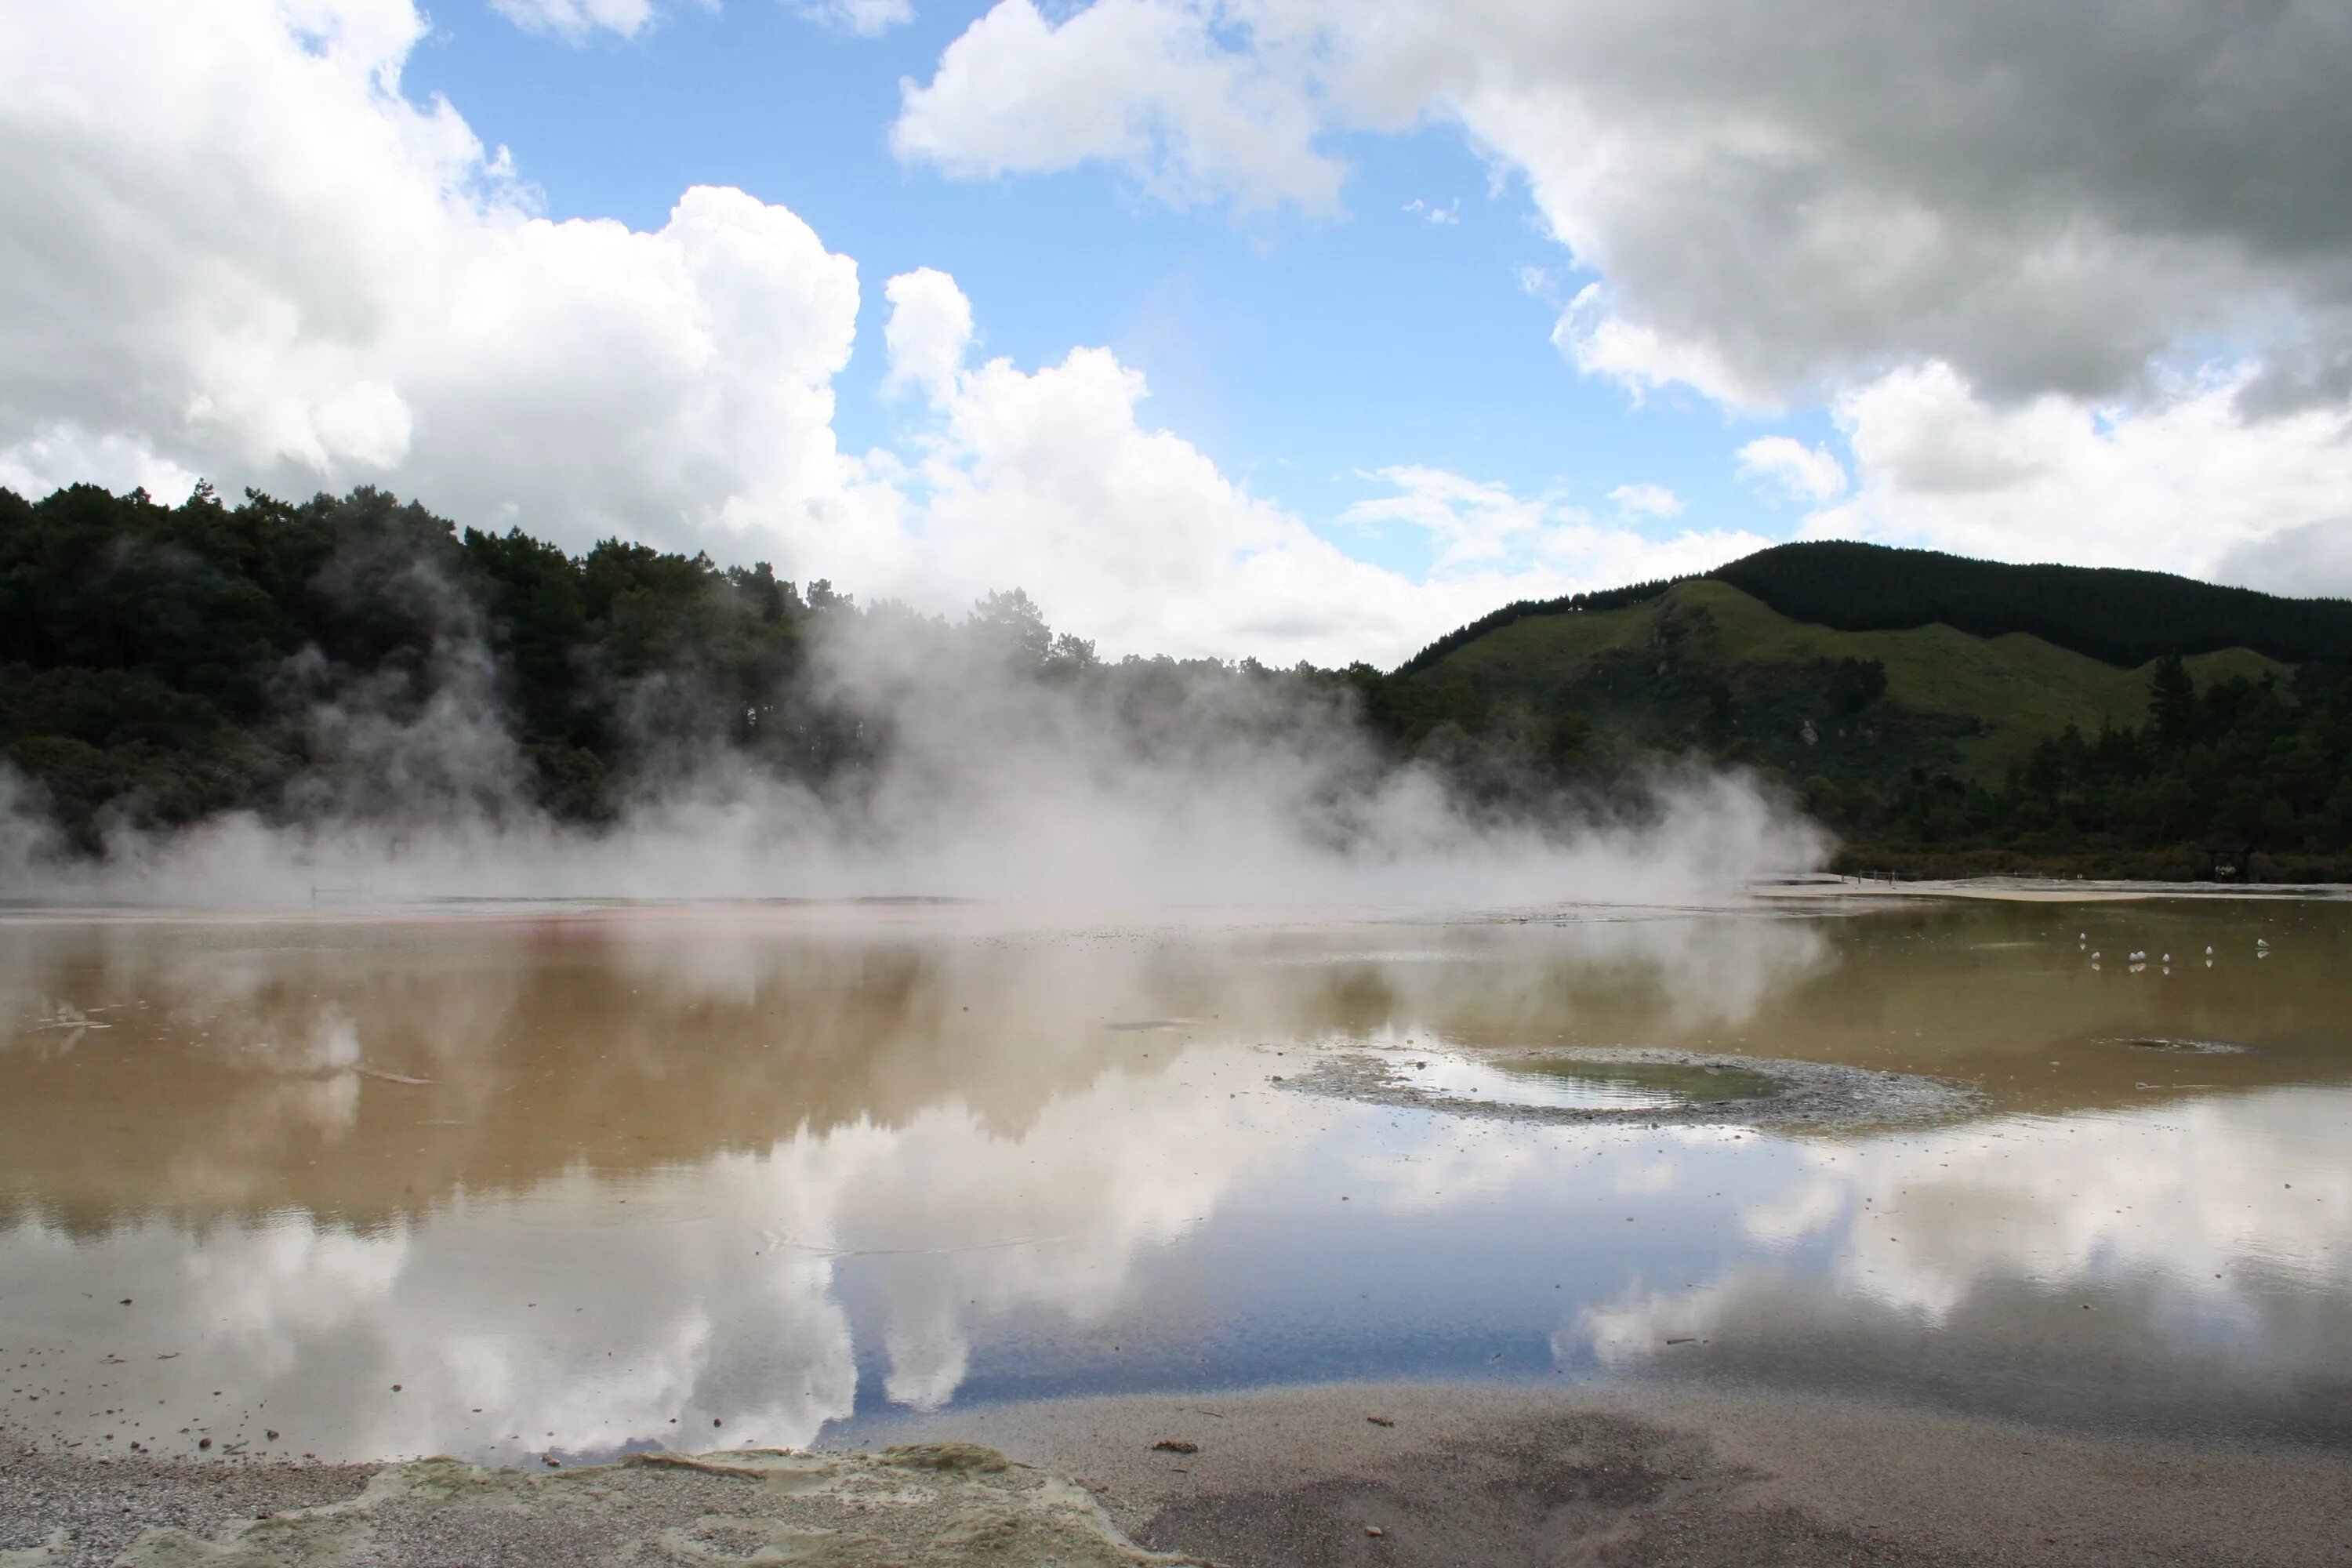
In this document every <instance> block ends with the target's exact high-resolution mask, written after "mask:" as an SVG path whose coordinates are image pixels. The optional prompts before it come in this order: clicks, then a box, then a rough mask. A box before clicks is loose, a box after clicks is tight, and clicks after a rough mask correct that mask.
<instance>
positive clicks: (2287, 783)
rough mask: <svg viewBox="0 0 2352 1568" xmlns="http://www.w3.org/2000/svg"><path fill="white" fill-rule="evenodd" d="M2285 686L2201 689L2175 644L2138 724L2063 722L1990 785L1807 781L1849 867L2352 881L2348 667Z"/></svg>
mask: <svg viewBox="0 0 2352 1568" xmlns="http://www.w3.org/2000/svg"><path fill="white" fill-rule="evenodd" d="M2294 686H2295V688H2297V689H2290V688H2289V687H2288V686H2286V685H2285V684H2283V683H2281V682H2280V681H2278V680H2277V679H2274V678H2272V677H2269V676H2265V677H2263V679H2260V680H2249V679H2245V678H2244V677H2242V676H2231V677H2229V678H2226V679H2221V680H2216V681H2213V682H2210V684H2208V685H2207V686H2206V687H2205V689H2203V690H2201V691H2200V690H2199V689H2197V688H2196V687H2195V685H2194V684H2193V682H2192V681H2191V680H2190V679H2189V672H2188V671H2187V669H2185V668H2183V667H2182V664H2181V661H2180V658H2179V656H2178V655H2168V656H2167V657H2165V658H2161V659H2159V660H2158V661H2157V663H2156V667H2155V669H2154V672H2153V674H2152V676H2151V678H2150V689H2149V694H2148V695H2149V705H2148V717H2147V721H2146V722H2144V723H2142V724H2139V725H2136V726H2125V727H2121V728H2108V729H2104V730H2102V731H2099V732H2098V733H2097V734H2095V735H2085V734H2084V733H2083V732H2082V731H2080V730H2078V729H2076V728H2074V726H2072V725H2069V726H2068V727H2067V728H2066V730H2065V731H2063V733H2061V734H2058V735H2054V736H2052V737H2050V738H2049V739H2047V740H2044V741H2043V742H2041V743H2040V744H2039V745H2038V746H2036V747H2035V748H2034V750H2033V752H2032V756H2031V757H2030V758H2029V759H2028V760H2027V761H2026V762H2025V763H2023V764H2022V765H2021V766H2019V767H2017V768H2015V769H2013V770H2012V771H2011V773H2010V775H2009V777H2008V779H2007V780H2006V781H2005V782H2004V783H2003V784H2000V786H1998V787H1984V786H1980V785H1975V784H1967V783H1965V782H1963V781H1961V780H1959V779H1958V778H1955V777H1953V776H1952V775H1950V774H1948V773H1942V774H1931V773H1928V772H1927V770H1924V769H1921V770H1917V771H1916V772H1915V773H1913V774H1912V775H1911V776H1909V777H1907V778H1906V780H1905V781H1904V782H1903V783H1902V784H1900V785H1898V786H1897V787H1895V788H1893V789H1891V790H1881V789H1880V788H1878V787H1876V786H1874V785H1872V784H1863V785H1861V786H1859V787H1854V788H1847V789H1841V788H1840V787H1838V786H1837V785H1836V784H1832V782H1831V781H1830V780H1829V779H1827V778H1825V777H1822V776H1819V775H1815V776H1812V777H1810V778H1808V779H1806V780H1805V781H1804V784H1803V785H1802V786H1801V793H1802V795H1803V798H1804V800H1805V803H1806V805H1807V806H1808V808H1809V809H1811V810H1812V811H1813V812H1814V813H1815V814H1816V815H1817V816H1821V817H1822V818H1823V819H1824V820H1825V821H1827V822H1828V823H1830V824H1831V825H1832V826H1834V827H1837V828H1838V829H1839V830H1841V832H1843V834H1844V835H1845V836H1846V838H1847V844H1848V847H1847V848H1846V850H1845V860H1844V863H1845V864H1846V865H1848V866H1849V867H1851V868H1857V869H1860V868H1870V867H1874V866H1881V865H1884V866H1894V867H1906V868H1912V869H1915V870H1929V869H1935V870H1945V871H1967V870H1972V869H2001V868H2021V869H2022V868H2042V869H2053V868H2064V867H2067V866H2073V867H2075V868H2080V869H2082V870H2084V871H2085V872H2086V873H2087V874H2091V875H2102V874H2109V875H2143V876H2163V877H2178V878H2189V879H2204V878H2207V877H2221V878H2223V879H2229V878H2238V879H2247V878H2253V879H2264V880H2289V881H2294V880H2318V881H2341V880H2347V879H2352V670H2347V669H2346V668H2342V667H2340V666H2339V667H2336V668H2326V667H2322V666H2311V667H2307V668H2306V669H2305V672H2304V674H2303V676H2302V677H2301V678H2300V679H2298V680H2297V681H2296V682H2295V683H2294Z"/></svg>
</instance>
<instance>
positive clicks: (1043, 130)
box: [890, 0, 1341, 209]
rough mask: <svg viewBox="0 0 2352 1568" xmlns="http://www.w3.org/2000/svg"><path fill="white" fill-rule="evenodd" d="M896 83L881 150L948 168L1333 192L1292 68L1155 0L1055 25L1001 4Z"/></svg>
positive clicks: (1334, 178)
mask: <svg viewBox="0 0 2352 1568" xmlns="http://www.w3.org/2000/svg"><path fill="white" fill-rule="evenodd" d="M1265 41H1266V42H1267V43H1269V44H1271V43H1272V42H1273V40H1271V39H1267V40H1265ZM900 92H901V97H902V99H903V103H902V106H901V109H900V112H899V116H898V121H897V122H896V123H895V124H894V125H893V126H892V127H891V131H890V144H891V147H892V148H893V149H894V150H895V151H896V152H897V153H898V156H899V157H901V158H903V159H906V160H908V162H911V163H930V164H933V165H936V166H937V167H939V168H940V169H941V170H943V171H945V172H946V173H948V174H954V175H959V176H961V177H964V178H983V177H988V176H992V175H997V174H1022V173H1035V172H1039V171H1044V170H1053V169H1068V168H1074V167H1076V165H1078V164H1080V163H1087V162H1089V161H1096V160H1099V161H1104V162H1108V163H1115V164H1118V165H1120V166H1122V167H1124V168H1125V169H1127V170H1128V171H1129V173H1130V174H1133V175H1134V177H1135V178H1136V179H1137V180H1138V182H1139V184H1142V186H1143V187H1144V188H1145V189H1147V190H1149V191H1150V192H1151V193H1152V194H1153V195H1157V196H1159V197H1160V198H1162V199H1164V200H1167V201H1171V202H1174V203H1179V204H1182V203H1189V202H1194V201H1201V200H1206V199H1210V198H1212V197H1213V196H1216V195H1223V194H1226V193H1231V194H1232V195H1234V197H1235V198H1236V199H1237V200H1239V201H1240V202H1241V203H1242V204H1243V205H1245V206H1270V205H1275V204H1276V203H1280V202H1296V203H1297V204H1299V205H1304V206H1307V207H1311V208H1318V209H1319V208H1328V207H1329V206H1331V205H1333V204H1334V203H1335V202H1336V201H1337V199H1338V196H1339V183H1340V178H1341V170H1340V167H1339V164H1338V163H1336V162H1335V161H1333V160H1332V159H1330V158H1329V157H1328V156H1326V155H1325V154H1324V153H1321V152H1320V151H1319V150H1318V148H1317V147H1316V146H1315V145H1314V137H1315V133H1316V132H1317V130H1318V118H1317V114H1316V111H1315V110H1314V108H1313V106H1312V105H1311V104H1309V103H1308V102H1307V101H1306V100H1304V99H1303V98H1302V97H1301V96H1300V94H1299V93H1298V91H1297V75H1296V72H1295V70H1293V69H1290V68H1287V67H1286V65H1284V64H1281V63H1276V62H1266V61H1262V60H1261V58H1259V57H1258V56H1257V55H1255V54H1253V53H1249V52H1244V51H1239V50H1235V49H1232V48H1228V47H1223V45H1222V44H1221V43H1220V42H1219V41H1218V40H1217V38H1216V37H1214V36H1213V32H1212V30H1211V29H1210V27H1209V26H1207V25H1206V23H1205V22H1204V20H1203V18H1202V17H1201V16H1198V15H1196V14H1194V13H1192V12H1191V11H1189V10H1187V9H1185V8H1183V7H1181V6H1176V5H1167V4H1162V3H1160V0H1100V3H1099V4H1097V5H1089V6H1087V8H1086V9H1084V10H1082V11H1080V12H1078V13H1077V14H1076V16H1070V17H1067V18H1066V19H1065V20H1064V21H1062V22H1061V23H1060V24H1058V25H1056V24H1054V23H1050V22H1048V21H1047V20H1046V19H1045V16H1043V15H1042V14H1041V13H1040V12H1039V11H1038V9H1037V7H1036V5H1034V4H1033V0H1003V3H1002V4H1000V5H997V6H996V7H995V8H994V9H992V10H991V11H990V12H989V13H988V14H987V15H986V16H982V17H981V18H980V19H979V20H978V21H975V22H974V23H973V24H972V25H971V27H970V28H969V29H967V30H966V31H965V32H964V34H963V35H962V36H961V37H959V38H957V39H956V40H955V42H954V43H952V44H950V46H948V49H947V52H946V53H945V54H944V55H943V56H941V57H940V68H939V70H938V72H937V74H936V75H935V76H934V77H933V78H932V79H931V81H930V83H929V85H928V86H921V85H918V84H917V83H915V82H913V81H911V80H909V81H906V82H902V83H901V84H900Z"/></svg>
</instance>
